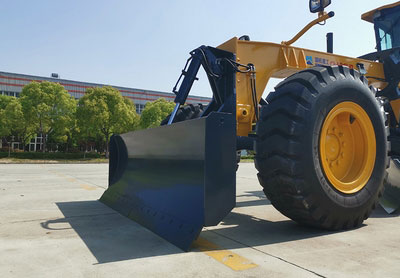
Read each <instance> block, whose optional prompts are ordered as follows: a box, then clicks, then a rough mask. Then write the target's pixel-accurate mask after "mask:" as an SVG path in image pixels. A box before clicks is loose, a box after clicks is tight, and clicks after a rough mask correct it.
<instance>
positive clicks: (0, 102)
mask: <svg viewBox="0 0 400 278" xmlns="http://www.w3.org/2000/svg"><path fill="white" fill-rule="evenodd" d="M12 98H13V97H9V96H3V95H0V140H3V141H6V142H7V145H8V149H10V143H9V142H8V140H7V137H8V136H10V135H11V126H10V121H9V119H8V117H7V112H6V108H7V106H8V104H9V103H10V102H11V101H12Z"/></svg>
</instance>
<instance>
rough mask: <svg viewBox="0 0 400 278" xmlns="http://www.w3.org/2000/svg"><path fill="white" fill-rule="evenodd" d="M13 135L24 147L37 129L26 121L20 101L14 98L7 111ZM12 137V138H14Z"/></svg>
mask: <svg viewBox="0 0 400 278" xmlns="http://www.w3.org/2000/svg"><path fill="white" fill-rule="evenodd" d="M5 113H6V117H7V119H8V122H9V126H10V130H11V134H12V135H14V136H15V137H18V138H19V140H20V142H21V143H22V146H23V147H24V151H25V146H26V144H27V142H29V141H30V140H31V139H32V138H33V137H34V136H35V134H36V127H35V125H32V124H31V123H30V122H29V121H26V120H25V116H24V112H23V110H22V105H21V101H20V99H17V98H13V99H12V100H11V101H10V102H9V104H8V105H7V107H6V109H5ZM14 136H12V137H11V138H14Z"/></svg>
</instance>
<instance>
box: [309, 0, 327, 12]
mask: <svg viewBox="0 0 400 278" xmlns="http://www.w3.org/2000/svg"><path fill="white" fill-rule="evenodd" d="M330 4H331V0H310V12H312V13H317V12H322V11H324V9H325V8H326V7H328V6H329V5H330Z"/></svg>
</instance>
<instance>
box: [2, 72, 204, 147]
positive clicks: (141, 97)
mask: <svg viewBox="0 0 400 278" xmlns="http://www.w3.org/2000/svg"><path fill="white" fill-rule="evenodd" d="M32 81H37V82H42V81H49V82H56V83H59V84H61V85H62V86H64V88H65V89H66V90H67V91H68V93H69V94H70V95H71V96H73V97H74V98H75V99H79V98H81V97H82V96H83V95H84V94H85V92H86V89H88V88H94V87H103V86H111V87H113V88H116V89H117V90H119V91H120V92H121V95H122V96H124V97H127V98H129V99H131V100H132V101H133V102H134V103H135V106H136V112H137V113H138V114H141V113H142V111H143V109H144V106H145V104H146V103H147V102H149V101H154V100H156V99H158V98H164V99H166V100H168V101H173V100H174V98H175V94H173V93H166V92H158V91H151V90H142V89H135V88H126V87H119V86H113V85H106V84H98V83H88V82H81V81H73V80H66V79H61V78H58V74H55V73H53V74H52V77H42V76H34V75H26V74H18V73H10V72H1V71H0V94H1V95H6V96H14V97H19V95H20V93H21V91H22V88H23V87H24V86H25V85H27V84H29V83H31V82H32ZM210 101H211V99H210V98H207V97H200V96H189V97H188V99H187V103H202V104H208V103H209V102H210ZM42 142H43V138H42V137H41V135H38V136H37V137H35V138H34V139H32V141H31V142H30V144H29V146H28V149H29V150H30V151H36V150H39V149H41V148H42ZM1 147H2V140H1V139H0V148H1ZM22 147H23V146H22V145H21V144H20V143H19V142H13V143H12V149H21V148H22Z"/></svg>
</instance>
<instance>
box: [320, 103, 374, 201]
mask: <svg viewBox="0 0 400 278" xmlns="http://www.w3.org/2000/svg"><path fill="white" fill-rule="evenodd" d="M375 156H376V139H375V132H374V128H373V125H372V122H371V120H370V118H369V116H368V114H367V113H366V112H365V110H364V109H363V108H362V107H361V106H359V105H358V104H356V103H354V102H342V103H339V104H338V105H336V106H335V107H333V108H332V110H331V111H330V112H329V113H328V115H327V116H326V118H325V121H324V123H323V125H322V130H321V134H320V158H321V164H322V168H323V170H324V174H325V176H326V178H327V179H328V181H329V182H330V184H331V185H332V186H333V187H334V188H335V189H337V190H339V191H340V192H342V193H346V194H352V193H356V192H358V191H360V190H361V189H362V188H363V187H364V186H365V185H366V183H367V182H368V180H369V178H370V176H371V174H372V170H373V168H374V165H375Z"/></svg>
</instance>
